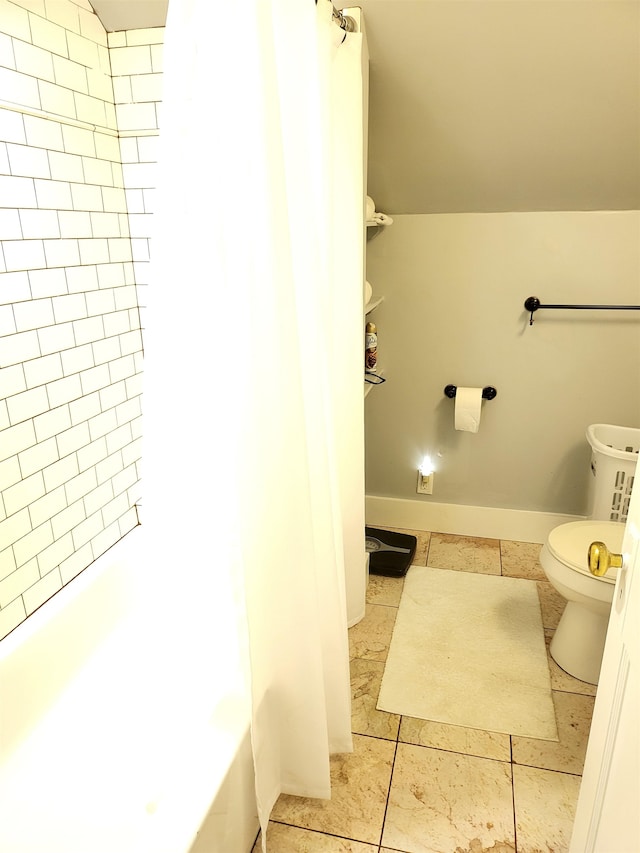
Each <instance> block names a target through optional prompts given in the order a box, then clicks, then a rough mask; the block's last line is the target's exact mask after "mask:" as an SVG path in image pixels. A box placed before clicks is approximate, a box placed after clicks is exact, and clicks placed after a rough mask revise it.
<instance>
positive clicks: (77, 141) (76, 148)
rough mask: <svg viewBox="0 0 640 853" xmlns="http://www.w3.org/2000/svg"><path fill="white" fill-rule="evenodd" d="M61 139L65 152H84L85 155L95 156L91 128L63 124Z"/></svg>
mask: <svg viewBox="0 0 640 853" xmlns="http://www.w3.org/2000/svg"><path fill="white" fill-rule="evenodd" d="M62 140H63V142H64V150H65V151H66V152H67V154H84V155H85V156H87V157H95V156H96V146H95V142H94V138H93V131H92V130H85V128H83V127H74V126H73V125H70V124H63V125H62Z"/></svg>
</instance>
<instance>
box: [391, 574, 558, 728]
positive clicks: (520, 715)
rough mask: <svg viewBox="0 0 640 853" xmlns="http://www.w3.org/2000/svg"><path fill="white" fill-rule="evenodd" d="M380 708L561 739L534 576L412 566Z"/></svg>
mask: <svg viewBox="0 0 640 853" xmlns="http://www.w3.org/2000/svg"><path fill="white" fill-rule="evenodd" d="M378 708H379V709H380V710H382V711H391V712H393V713H395V714H406V715H407V716H410V717H419V718H420V719H423V720H433V721H436V722H440V723H450V724H451V725H455V726H466V727H468V728H474V729H484V730H487V731H492V732H503V733H505V734H512V735H520V736H523V737H532V738H541V739H544V740H557V739H558V735H557V728H556V720H555V712H554V708H553V700H552V698H551V682H550V678H549V667H548V664H547V654H546V649H545V642H544V630H543V627H542V617H541V614H540V604H539V600H538V593H537V590H536V585H535V582H534V581H530V580H524V579H521V578H505V577H499V576H495V575H483V574H476V573H473V572H454V571H449V570H447V569H432V568H427V567H425V566H412V567H411V568H410V569H409V571H408V573H407V576H406V578H405V583H404V590H403V592H402V598H401V600H400V608H399V610H398V617H397V619H396V624H395V628H394V631H393V637H392V639H391V646H390V649H389V655H388V658H387V663H386V665H385V670H384V675H383V678H382V686H381V688H380V695H379V698H378Z"/></svg>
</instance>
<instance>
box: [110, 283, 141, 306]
mask: <svg viewBox="0 0 640 853" xmlns="http://www.w3.org/2000/svg"><path fill="white" fill-rule="evenodd" d="M114 296H115V300H116V311H122V310H124V309H125V308H137V306H138V294H137V293H136V288H135V285H133V284H129V285H127V286H126V287H119V288H117V289H116V290H115V291H114Z"/></svg>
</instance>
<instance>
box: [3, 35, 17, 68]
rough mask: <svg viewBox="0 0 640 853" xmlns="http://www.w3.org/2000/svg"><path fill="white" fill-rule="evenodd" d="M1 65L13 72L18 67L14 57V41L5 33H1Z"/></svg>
mask: <svg viewBox="0 0 640 853" xmlns="http://www.w3.org/2000/svg"><path fill="white" fill-rule="evenodd" d="M0 65H3V66H4V67H5V68H11V69H13V70H15V67H16V63H15V59H14V57H13V39H12V38H11V36H7V35H5V34H4V33H0Z"/></svg>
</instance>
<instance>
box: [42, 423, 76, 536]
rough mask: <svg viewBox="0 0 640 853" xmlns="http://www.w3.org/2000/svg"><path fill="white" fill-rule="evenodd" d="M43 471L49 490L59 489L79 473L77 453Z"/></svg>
mask: <svg viewBox="0 0 640 853" xmlns="http://www.w3.org/2000/svg"><path fill="white" fill-rule="evenodd" d="M51 441H53V439H51ZM54 443H55V442H54ZM43 473H44V484H45V486H46V487H47V491H48V492H52V491H53V490H54V489H57V488H58V486H61V485H62V484H63V483H67V482H68V481H69V480H72V479H73V478H74V477H76V476H77V475H78V473H79V471H78V460H77V458H76V454H75V453H73V454H71V456H65V457H64V458H63V459H60V460H59V461H58V462H54V463H53V464H52V465H49V466H48V467H47V468H45V469H44V471H43ZM69 509H71V507H69ZM83 512H84V510H83ZM64 532H66V531H64Z"/></svg>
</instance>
